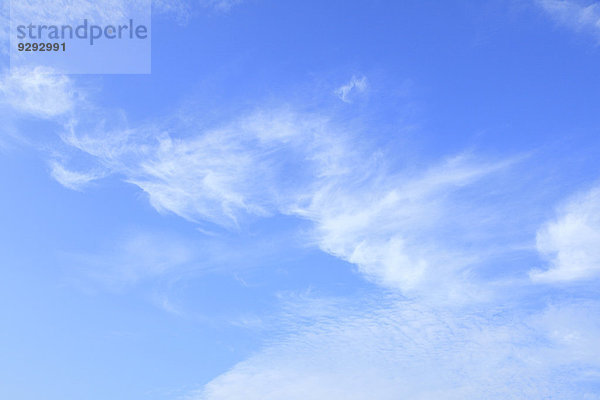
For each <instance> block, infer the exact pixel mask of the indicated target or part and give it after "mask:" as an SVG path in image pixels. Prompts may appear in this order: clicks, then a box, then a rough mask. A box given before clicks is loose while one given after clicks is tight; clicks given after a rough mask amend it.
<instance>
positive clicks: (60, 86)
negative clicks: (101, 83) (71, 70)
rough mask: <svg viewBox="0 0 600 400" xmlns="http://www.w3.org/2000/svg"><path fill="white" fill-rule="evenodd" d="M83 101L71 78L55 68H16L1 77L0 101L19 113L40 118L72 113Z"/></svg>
mask: <svg viewBox="0 0 600 400" xmlns="http://www.w3.org/2000/svg"><path fill="white" fill-rule="evenodd" d="M78 101H83V97H82V96H81V93H80V92H79V91H78V90H76V88H75V86H74V84H73V82H72V80H71V79H70V78H69V77H67V76H65V75H58V74H55V73H53V71H52V70H50V69H47V68H43V67H36V68H32V69H30V68H13V69H12V70H11V71H10V72H5V73H4V74H3V75H2V76H1V77H0V102H1V103H4V104H5V105H8V106H10V107H12V108H13V109H15V110H16V111H18V112H21V113H25V114H31V115H33V116H35V117H39V118H46V119H50V118H55V117H59V116H64V115H68V114H70V113H71V112H72V111H73V110H74V108H75V106H76V103H77V102H78Z"/></svg>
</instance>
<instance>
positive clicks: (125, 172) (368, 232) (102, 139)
mask: <svg viewBox="0 0 600 400" xmlns="http://www.w3.org/2000/svg"><path fill="white" fill-rule="evenodd" d="M197 126H200V124H194V123H193V121H192V122H190V121H188V120H186V121H180V122H174V123H173V122H171V125H167V126H161V125H160V124H154V125H152V124H150V125H147V126H141V127H139V128H134V129H121V130H114V131H107V130H104V129H99V130H98V131H97V132H95V133H94V132H92V131H90V130H87V131H86V133H85V134H80V133H78V130H77V127H71V128H70V130H69V131H68V132H66V133H65V134H64V135H63V139H64V141H65V143H67V144H69V145H71V146H72V147H74V148H76V149H78V150H80V151H82V152H83V153H84V154H87V155H88V156H91V157H92V159H93V160H95V162H96V165H95V166H93V167H92V170H97V168H101V169H104V173H107V174H109V173H115V174H119V175H121V176H123V177H124V179H125V180H126V181H128V182H130V183H132V184H134V185H136V186H138V187H139V188H140V189H142V190H143V191H144V192H145V193H147V195H148V199H149V201H150V203H151V204H152V205H153V206H154V207H155V208H156V209H157V210H158V211H160V212H172V213H174V214H177V215H179V216H181V217H183V218H185V219H188V220H190V221H193V222H198V223H201V222H206V221H208V222H211V223H214V224H217V225H221V226H224V227H227V228H233V229H238V228H239V227H240V224H243V223H244V222H243V221H246V220H248V219H249V218H256V217H265V216H269V215H275V214H283V215H290V216H295V217H298V218H301V219H305V220H308V221H311V222H312V223H313V227H314V229H313V231H312V233H311V234H310V237H309V238H307V239H308V240H310V241H311V242H312V243H313V244H315V245H316V246H318V247H319V248H320V249H322V250H323V251H325V252H327V253H330V254H332V255H334V256H336V257H339V258H341V259H343V260H346V261H348V262H350V263H353V264H355V265H357V266H358V269H359V271H360V272H361V273H363V274H364V276H366V277H367V278H369V279H370V280H372V281H374V282H376V283H378V284H381V285H384V286H387V287H393V288H400V289H402V290H405V291H406V290H417V289H421V290H422V289H423V288H424V287H425V286H426V285H428V284H435V285H436V287H437V286H439V285H441V283H442V282H446V283H445V284H444V286H446V287H448V288H450V287H452V285H448V282H455V280H456V279H459V278H458V276H459V275H460V274H461V271H464V270H465V268H467V267H469V266H470V263H471V261H472V258H473V255H472V254H468V253H464V252H463V251H462V249H461V248H460V246H457V245H456V243H455V244H448V243H446V242H447V241H445V240H444V239H443V237H444V235H445V234H446V233H447V232H448V230H449V229H451V226H452V229H455V230H456V229H458V227H459V226H461V224H460V223H458V222H459V221H458V219H459V218H464V219H468V218H469V215H468V214H467V215H463V214H460V216H459V215H458V214H457V211H456V205H457V203H456V202H459V203H460V202H462V201H463V200H462V198H463V194H461V193H462V191H463V190H464V189H465V188H471V187H472V186H474V185H477V184H478V183H479V182H481V181H482V180H485V179H486V177H490V176H493V175H494V174H495V173H496V172H498V171H501V170H505V169H506V168H509V166H510V165H511V162H510V161H509V160H505V161H500V162H483V161H478V160H476V159H475V158H474V157H469V156H467V155H461V156H457V157H450V158H448V159H447V160H442V161H440V162H439V163H437V164H436V165H433V166H430V167H428V168H426V169H424V170H420V169H416V170H412V171H395V172H394V171H391V170H390V169H389V168H388V166H387V165H386V162H385V160H382V157H380V156H378V155H377V154H378V153H377V150H376V149H373V150H368V146H367V145H366V142H365V143H364V144H365V146H363V143H361V141H360V140H359V139H358V137H357V136H356V135H354V134H353V133H352V132H350V131H348V130H345V129H343V128H342V127H340V126H338V125H337V124H336V123H334V122H333V121H331V120H329V119H328V118H326V117H324V116H322V115H320V114H317V113H314V114H311V113H298V112H294V111H292V110H290V109H279V110H270V111H267V110H262V111H258V112H255V113H251V114H249V115H247V116H245V117H241V118H238V119H236V120H234V121H232V122H229V123H226V124H224V125H222V126H220V127H215V128H202V129H199V128H196V127H197ZM361 148H362V149H361ZM359 149H361V150H359ZM82 174H83V176H87V175H86V173H85V172H82ZM453 207H454V209H453ZM463 209H464V208H463ZM472 219H473V220H475V219H476V218H474V217H473V218H472ZM476 225H477V224H470V226H469V227H464V226H463V227H462V228H460V229H481V227H477V226H476ZM434 282H437V283H434ZM455 283H458V282H455ZM423 285H425V286H423Z"/></svg>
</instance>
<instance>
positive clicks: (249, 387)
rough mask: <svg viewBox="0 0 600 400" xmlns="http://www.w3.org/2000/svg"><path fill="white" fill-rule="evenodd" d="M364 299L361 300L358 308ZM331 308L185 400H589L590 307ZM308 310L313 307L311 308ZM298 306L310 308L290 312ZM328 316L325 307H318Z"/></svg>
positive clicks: (594, 351)
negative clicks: (488, 309)
mask: <svg viewBox="0 0 600 400" xmlns="http://www.w3.org/2000/svg"><path fill="white" fill-rule="evenodd" d="M363 300H364V299H363ZM371 300H372V301H371V302H370V303H369V302H368V301H367V302H363V303H362V304H361V305H360V307H359V308H358V309H356V308H354V307H353V306H351V305H348V304H338V305H337V307H335V310H336V311H335V312H334V313H329V312H327V311H324V312H322V313H321V314H320V315H319V316H318V317H316V318H314V319H311V320H310V321H309V322H307V321H306V320H303V321H302V322H301V323H300V324H299V325H297V326H296V325H294V324H291V325H290V326H288V328H289V331H290V332H295V333H291V334H289V335H285V336H283V338H281V339H279V340H277V341H275V343H272V344H271V345H269V346H267V347H266V348H265V349H264V350H262V351H261V352H259V353H258V354H256V355H254V356H252V357H250V358H249V359H248V360H245V361H243V362H241V363H239V364H237V365H236V366H235V367H233V368H232V369H231V370H230V371H228V372H226V373H225V374H223V375H221V376H219V377H217V378H216V379H214V380H213V381H211V382H210V383H208V384H207V385H206V386H205V387H204V388H203V389H202V390H200V391H199V392H196V393H193V394H191V395H190V396H189V398H190V399H193V400H221V399H228V400H236V399H245V400H254V399H257V400H258V399H261V400H271V399H272V400H275V399H290V400H295V399H303V400H305V399H306V400H323V399H350V400H365V399H374V398H375V399H382V400H386V399H389V400H395V399H399V398H400V399H423V400H429V399H439V398H443V399H456V400H459V399H460V400H465V399H482V398H484V399H525V398H530V399H541V398H552V399H564V400H567V399H572V398H582V399H583V398H585V399H594V398H597V397H595V395H594V394H593V393H594V389H593V386H592V385H589V383H591V382H593V377H594V376H595V375H596V374H598V373H599V372H600V363H599V362H598V360H599V359H600V358H599V357H600V347H599V346H598V345H596V344H595V339H594V338H595V336H596V335H598V334H600V324H598V321H590V320H589V318H587V317H586V314H587V313H597V312H598V311H600V309H599V305H598V304H597V303H569V304H563V305H560V306H551V307H548V308H546V309H545V310H542V311H539V312H535V313H533V314H529V315H528V314H527V313H519V312H518V311H515V310H511V309H507V308H497V309H496V310H495V311H494V313H489V312H482V310H478V309H477V308H476V307H475V308H472V307H471V308H459V309H454V308H452V307H446V308H445V307H435V308H431V307H429V306H427V305H426V304H421V303H416V302H412V301H406V300H398V299H381V298H378V299H371ZM311 303H314V301H312V302H311ZM298 307H300V308H303V307H319V306H318V304H316V305H315V304H298ZM323 309H325V310H326V309H327V304H324V305H323Z"/></svg>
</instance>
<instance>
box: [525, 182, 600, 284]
mask: <svg viewBox="0 0 600 400" xmlns="http://www.w3.org/2000/svg"><path fill="white" fill-rule="evenodd" d="M536 246H537V250H538V251H539V252H540V254H541V255H542V256H543V257H545V258H546V259H549V268H548V269H547V270H534V271H532V272H531V273H530V276H531V278H532V279H533V280H534V281H536V282H547V283H550V282H569V281H577V280H582V279H589V278H597V277H599V276H600V187H595V188H593V189H591V190H589V191H588V192H586V193H583V194H580V195H577V196H575V197H573V198H572V199H571V200H569V201H568V202H567V204H566V205H564V206H563V207H562V208H561V209H560V210H559V215H558V217H557V218H556V219H555V220H554V221H550V222H547V223H546V224H545V225H544V226H543V227H542V228H540V230H539V231H538V233H537V239H536Z"/></svg>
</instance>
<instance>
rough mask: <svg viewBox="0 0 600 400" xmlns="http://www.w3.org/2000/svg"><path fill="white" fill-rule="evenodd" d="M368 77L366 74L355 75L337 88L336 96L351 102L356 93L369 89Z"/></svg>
mask: <svg viewBox="0 0 600 400" xmlns="http://www.w3.org/2000/svg"><path fill="white" fill-rule="evenodd" d="M367 86H368V83H367V78H366V77H365V76H361V77H360V78H359V77H357V76H353V77H352V79H350V81H349V82H348V83H346V84H345V85H342V86H340V87H339V88H338V89H336V90H335V94H336V96H338V97H339V98H340V100H342V101H343V102H344V103H351V102H352V97H354V96H353V95H355V94H356V93H363V92H365V91H366V90H367Z"/></svg>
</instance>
